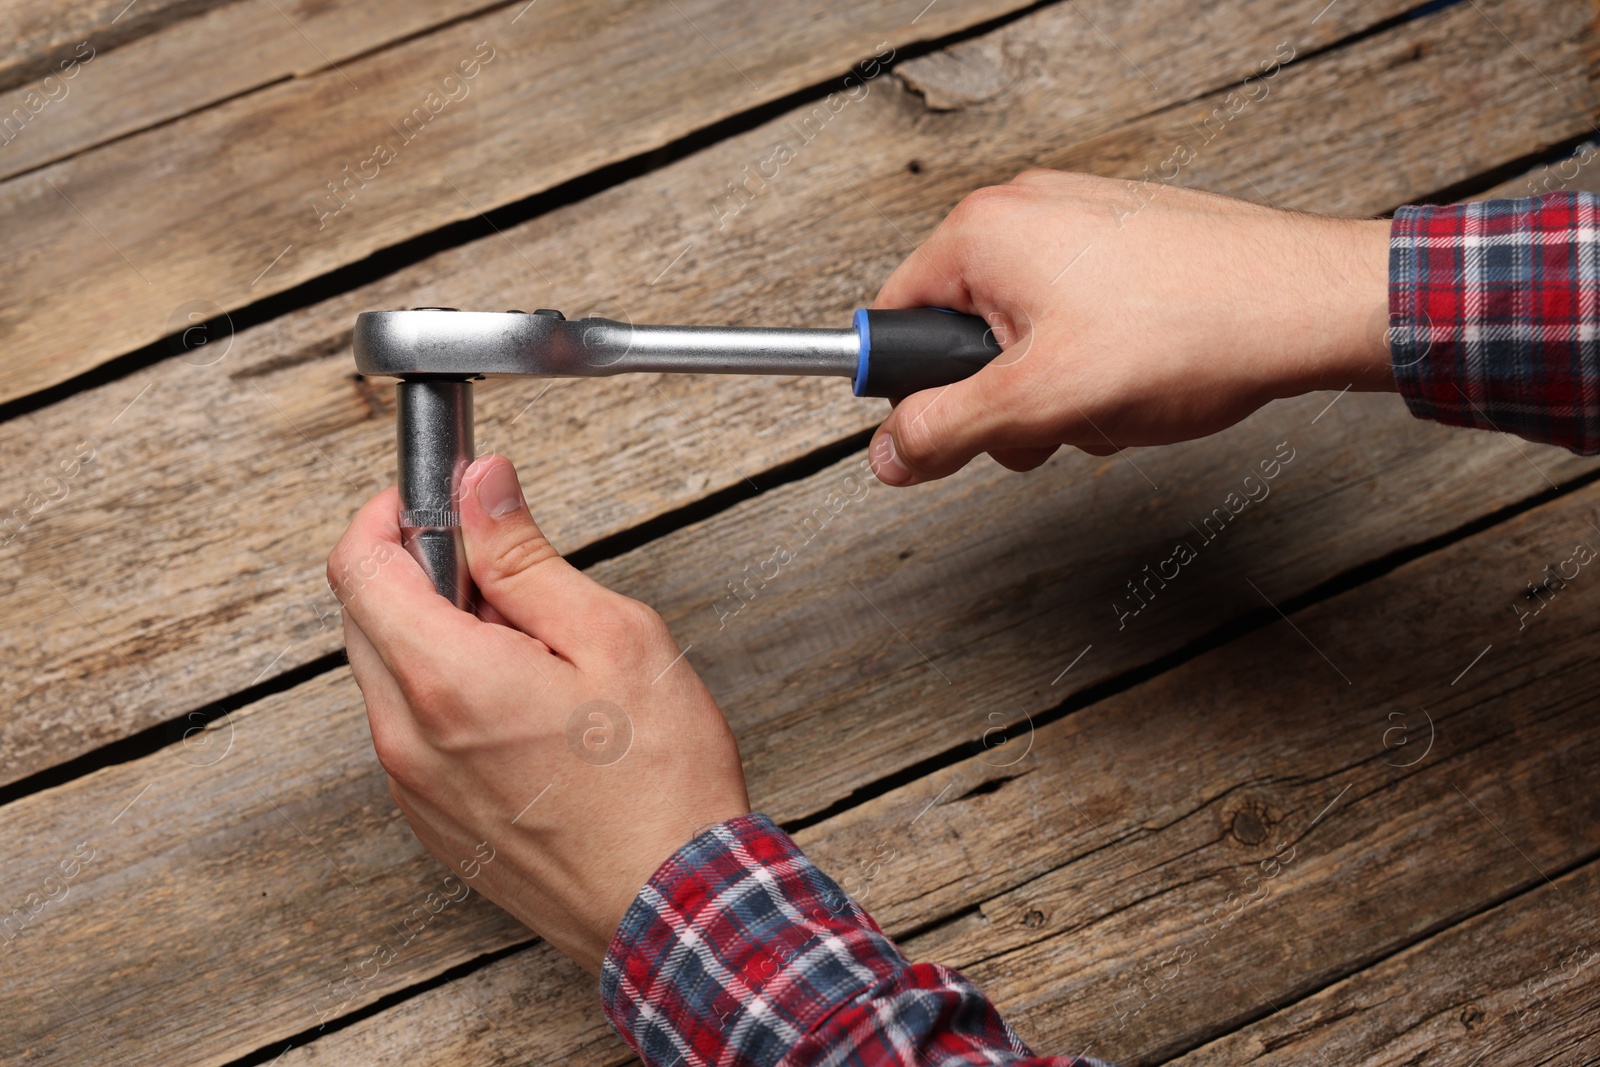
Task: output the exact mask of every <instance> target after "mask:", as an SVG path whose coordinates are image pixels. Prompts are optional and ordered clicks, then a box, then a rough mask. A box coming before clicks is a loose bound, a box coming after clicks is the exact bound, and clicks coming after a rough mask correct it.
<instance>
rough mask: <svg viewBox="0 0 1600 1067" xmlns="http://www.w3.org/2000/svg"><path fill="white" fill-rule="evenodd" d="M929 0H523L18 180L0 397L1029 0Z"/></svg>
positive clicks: (9, 215) (5, 271)
mask: <svg viewBox="0 0 1600 1067" xmlns="http://www.w3.org/2000/svg"><path fill="white" fill-rule="evenodd" d="M926 6H927V5H926V2H925V0H923V2H922V3H918V2H917V0H876V2H874V3H869V4H850V5H845V6H840V5H836V4H826V3H823V2H822V0H806V2H805V3H801V4H789V5H781V6H773V5H750V4H744V3H737V2H732V0H685V2H681V3H677V4H676V5H674V4H662V3H656V2H653V0H651V2H646V0H619V2H617V3H613V4H606V5H597V4H593V3H586V2H583V0H545V2H544V3H541V4H540V5H539V6H538V7H536V8H534V9H532V10H531V11H530V12H529V14H528V15H527V17H525V18H521V19H519V18H518V17H517V16H518V14H519V9H520V8H525V7H526V5H515V4H513V5H508V6H507V7H503V8H499V9H496V10H494V11H491V12H489V13H487V14H484V15H482V16H478V17H475V18H469V19H466V20H464V21H460V22H455V23H452V24H449V25H446V26H442V27H440V28H439V29H437V30H435V31H433V32H431V33H428V34H426V35H424V36H422V37H419V38H415V39H412V40H408V41H405V42H402V43H399V44H396V45H394V46H393V47H390V48H387V49H384V50H383V51H381V52H378V53H376V54H373V55H369V56H361V57H357V58H354V59H352V60H351V61H350V62H348V63H341V64H339V65H338V67H337V68H336V69H334V68H330V69H327V70H323V71H320V72H317V73H314V74H311V75H308V76H306V77H302V78H295V79H293V80H290V81H287V82H280V83H277V84H274V85H272V86H269V87H266V88H263V89H261V90H260V91H257V92H253V93H249V94H247V95H246V96H243V97H240V98H238V99H234V100H230V101H227V102H226V103H223V104H221V105H219V106H217V107H213V108H208V109H206V110H204V111H201V112H198V113H195V114H192V115H188V116H186V117H183V118H180V119H177V120H175V121H173V122H171V123H168V124H165V125H162V126H158V127H156V128H153V129H150V130H146V131H144V132H141V133H137V134H133V135H131V136H129V137H126V138H123V139H121V140H118V141H115V142H113V143H111V144H107V145H105V146H103V147H101V148H97V149H93V150H90V151H87V152H84V153H82V154H80V155H78V156H75V157H73V158H71V159H67V160H64V161H62V162H60V163H57V164H54V165H51V166H48V167H45V168H42V169H39V170H36V171H32V172H30V173H28V174H25V175H23V176H21V177H18V178H15V179H12V180H11V181H9V182H5V183H0V219H3V220H4V224H5V227H6V232H7V251H8V253H9V254H8V256H7V258H6V261H5V263H4V264H3V265H0V339H3V341H4V343H5V345H6V350H7V354H8V357H9V361H10V373H9V374H8V375H7V376H6V380H5V382H4V383H3V384H0V400H5V399H10V398H12V397H17V396H22V395H24V394H27V393H29V392H32V391H34V390H37V389H40V388H42V387H44V386H47V385H50V384H52V383H55V382H59V381H62V380H64V379H66V378H69V377H71V376H72V375H74V374H77V373H79V372H81V371H84V370H87V369H89V368H90V367H93V366H95V365H97V364H98V363H100V362H102V361H103V360H105V359H108V358H110V357H112V356H115V355H118V354H120V353H123V352H126V351H128V350H130V349H133V348H137V347H139V346H141V345H144V344H147V343H149V342H151V341H154V340H157V339H159V338H161V337H164V336H168V335H170V334H173V333H175V332H179V331H180V330H181V328H182V326H181V316H180V317H179V323H174V321H173V317H174V315H175V313H177V311H178V309H179V308H181V307H183V306H184V305H186V304H188V303H189V302H191V301H207V302H209V304H210V305H215V306H216V307H218V308H219V309H233V308H237V307H240V306H242V305H244V304H247V303H250V302H253V301H258V300H260V299H262V298H264V297H267V296H270V295H271V294H273V293H277V292H281V291H283V290H284V289H287V288H289V287H291V286H293V285H295V284H297V283H299V282H303V281H306V280H307V279H310V278H315V277H317V276H319V275H322V274H325V273H327V272H328V271H330V270H333V269H335V268H337V267H341V266H344V265H346V264H349V263H352V262H354V261H356V260H360V259H362V258H363V257H365V256H367V255H369V254H370V253H372V252H374V251H376V250H378V249H382V248H387V247H390V246H392V245H395V244H397V243H399V242H401V241H404V240H406V239H407V238H411V237H415V236H418V235H419V234H424V233H427V232H429V231H432V230H435V229H437V228H438V227H440V226H443V225H445V224H447V223H451V222H457V221H461V220H467V219H474V218H476V217H477V216H478V215H479V213H480V212H482V211H486V210H489V209H491V208H495V207H499V206H501V205H504V204H507V203H510V202H512V201H516V200H520V199H523V198H525V197H528V196H532V195H534V194H535V193H538V192H541V191H543V190H546V189H549V188H551V187H552V186H555V185H558V184H560V183H562V182H565V181H568V180H570V179H573V178H576V177H578V176H580V175H583V174H587V173H589V172H591V171H593V170H595V169H596V168H598V167H601V166H603V165H605V164H608V163H614V162H617V161H619V160H623V159H627V158H629V157H631V156H635V155H638V154H640V153H644V152H648V151H650V150H652V149H656V148H659V147H661V146H662V145H664V144H666V143H668V142H670V141H673V140H675V139H677V138H680V137H683V136H684V135H686V134H689V133H691V132H693V131H695V130H698V129H701V128H703V127H706V126H708V125H711V124H712V123H715V122H716V121H718V120H720V119H723V118H726V117H728V116H730V115H733V114H736V113H738V112H741V111H745V110H747V109H750V108H753V107H756V106H758V105H761V104H766V103H768V102H770V101H772V100H776V99H779V98H782V97H784V96H785V95H788V94H790V93H793V92H795V91H797V90H800V89H803V88H805V87H807V86H810V85H815V84H817V83H819V82H823V81H825V80H827V79H830V78H842V77H843V76H844V75H845V74H846V72H847V71H848V70H849V69H850V67H851V64H853V63H856V62H857V61H858V60H866V59H868V58H869V57H872V56H873V55H874V54H875V53H878V52H880V51H881V52H883V53H884V54H885V55H887V54H888V53H889V51H890V50H891V49H892V48H893V47H894V46H895V45H904V44H906V43H907V42H908V41H915V40H925V39H929V38H937V37H939V36H941V35H944V34H948V33H951V32H953V31H957V30H961V29H963V28H965V27H967V26H970V25H972V24H973V23H976V22H982V21H983V20H985V19H988V18H992V17H994V16H996V15H1001V14H1004V13H1006V12H1008V11H1011V10H1013V9H1015V8H1016V7H1018V6H1020V0H981V2H977V3H969V4H961V5H956V4H939V5H934V6H933V7H932V8H929V9H928V10H927V12H926V14H925V15H924V16H922V17H921V18H920V19H918V18H917V15H918V12H919V10H920V9H921V8H923V7H926ZM913 20H916V22H915V25H913ZM463 65H465V66H463ZM92 73H93V68H92V67H91V68H89V69H88V70H86V71H85V72H84V73H83V74H81V75H80V77H81V78H88V77H89V76H90V75H91V74H92ZM69 102H70V100H69V101H65V102H63V106H64V104H65V103H69ZM48 116H49V113H48V112H42V113H41V114H39V115H38V116H37V119H38V120H39V121H43V120H44V119H46V118H47V117H48ZM380 146H381V147H382V148H383V149H384V151H380V150H379V147H380ZM347 168H348V169H347ZM720 184H721V183H720V182H719V183H718V186H720ZM704 198H705V194H703V195H702V197H701V198H700V199H701V200H704ZM700 210H701V211H702V212H703V211H704V210H705V208H704V206H703V205H701V206H700ZM581 240H582V239H581V238H578V241H579V242H580V243H579V245H578V247H582V245H581ZM572 248H573V245H572V244H571V238H569V244H568V246H567V249H568V251H567V254H568V255H571V250H572ZM550 262H558V260H552V261H550ZM538 270H539V268H534V271H533V275H532V276H531V277H528V278H527V280H526V281H525V283H524V285H525V288H524V289H523V292H524V294H527V293H529V291H530V289H532V290H533V291H534V292H535V293H537V295H538V297H539V299H540V302H542V303H549V302H550V301H549V297H550V290H549V289H548V288H541V287H537V286H535V285H534V283H533V277H537V276H538ZM549 284H550V283H548V282H547V281H546V282H545V285H546V286H548V285H549ZM519 306H520V305H519Z"/></svg>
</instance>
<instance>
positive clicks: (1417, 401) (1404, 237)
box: [1389, 192, 1600, 455]
mask: <svg viewBox="0 0 1600 1067" xmlns="http://www.w3.org/2000/svg"><path fill="white" fill-rule="evenodd" d="M1389 318H1390V328H1391V333H1390V355H1391V362H1392V363H1393V365H1394V374H1395V380H1396V382H1397V383H1398V384H1399V386H1400V393H1401V395H1403V396H1404V397H1405V399H1406V404H1407V405H1408V406H1409V407H1410V408H1411V411H1412V414H1414V415H1416V416H1417V417H1418V418H1424V419H1434V420H1436V421H1438V422H1446V423H1450V424H1451V425H1454V426H1473V427H1477V428H1479V429H1485V430H1500V431H1504V432H1506V433H1513V434H1516V435H1518V436H1519V437H1526V438H1528V439H1529V440H1533V441H1544V442H1547V443H1550V444H1556V445H1561V446H1562V447H1564V448H1569V449H1571V450H1572V451H1574V452H1578V453H1581V454H1583V455H1593V454H1595V453H1597V452H1600V197H1596V196H1595V195H1594V194H1592V193H1575V192H1560V193H1549V194H1547V195H1545V196H1540V197H1536V198H1534V199H1531V200H1488V201H1482V202H1479V203H1470V204H1458V205H1454V206H1451V207H1405V208H1401V209H1400V210H1399V211H1398V212H1396V213H1395V217H1394V226H1393V228H1392V229H1391V231H1390V237H1389Z"/></svg>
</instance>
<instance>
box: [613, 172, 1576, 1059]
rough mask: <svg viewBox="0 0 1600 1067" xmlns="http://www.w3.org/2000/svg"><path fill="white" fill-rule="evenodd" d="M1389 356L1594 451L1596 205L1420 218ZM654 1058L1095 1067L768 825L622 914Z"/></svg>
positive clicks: (629, 986)
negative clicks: (1032, 1037) (887, 924)
mask: <svg viewBox="0 0 1600 1067" xmlns="http://www.w3.org/2000/svg"><path fill="white" fill-rule="evenodd" d="M1389 247H1390V252H1389V281H1390V286H1389V291H1390V296H1389V310H1390V325H1391V330H1392V332H1391V334H1390V347H1391V355H1392V362H1393V364H1394V371H1395V379H1396V381H1397V383H1398V385H1399V387H1400V392H1401V394H1402V395H1403V396H1404V397H1405V399H1406V403H1407V404H1408V405H1409V406H1410V408H1411V410H1412V412H1413V413H1414V414H1416V415H1417V416H1419V417H1421V418H1429V419H1436V420H1438V421H1440V422H1447V423H1452V424H1454V425H1457V426H1475V427H1480V428H1482V429H1489V430H1502V431H1507V432H1511V433H1515V434H1520V435H1521V436H1523V437H1527V438H1531V439H1533V440H1536V441H1546V442H1551V443H1554V444H1559V445H1563V446H1565V447H1567V448H1570V449H1572V450H1574V451H1576V452H1582V453H1585V454H1593V453H1595V452H1600V339H1597V338H1600V198H1597V197H1595V196H1593V195H1591V194H1587V193H1553V194H1550V195H1547V196H1542V197H1539V198H1537V199H1534V200H1501V201H1489V202H1484V203H1474V204H1462V205H1458V206H1454V207H1407V208H1402V209H1401V210H1400V211H1399V212H1398V213H1397V214H1396V215H1395V220H1394V226H1393V228H1392V230H1391V233H1390V246H1389ZM600 992H601V996H602V997H603V999H604V1002H605V1009H606V1014H607V1015H608V1016H609V1017H610V1019H611V1022H612V1025H614V1026H615V1027H616V1028H617V1030H618V1031H619V1032H620V1033H621V1034H622V1036H623V1037H624V1038H625V1039H626V1040H627V1042H628V1043H629V1044H630V1045H632V1046H633V1048H634V1050H635V1051H636V1052H638V1054H639V1055H640V1057H641V1058H643V1060H644V1061H645V1063H647V1064H651V1065H660V1067H673V1065H677V1064H680V1063H681V1064H684V1065H686V1067H698V1065H700V1064H717V1065H720V1067H777V1065H779V1064H783V1065H784V1067H789V1065H797V1064H813V1063H816V1064H828V1065H838V1067H860V1065H867V1064H904V1065H907V1067H911V1065H921V1064H926V1065H928V1067H937V1065H943V1064H956V1063H961V1064H969V1063H985V1064H1024V1063H1026V1064H1054V1065H1061V1067H1066V1065H1082V1064H1094V1063H1096V1062H1097V1061H1094V1060H1084V1059H1075V1058H1072V1057H1047V1058H1040V1057H1035V1056H1034V1055H1033V1054H1032V1053H1031V1052H1029V1051H1028V1048H1027V1046H1025V1045H1024V1044H1023V1043H1022V1040H1021V1039H1020V1038H1018V1037H1017V1035H1016V1033H1015V1032H1014V1031H1013V1030H1012V1029H1011V1028H1010V1027H1009V1026H1007V1025H1006V1023H1005V1022H1004V1020H1002V1019H1001V1018H1000V1015H999V1013H997V1012H996V1011H995V1009H994V1005H993V1004H991V1003H990V1002H989V1000H988V999H987V998H986V997H985V996H984V995H983V994H982V993H981V992H980V991H979V990H978V988H977V987H976V986H974V985H973V984H972V983H971V982H970V981H968V980H967V979H966V978H963V977H962V976H961V975H960V974H958V973H956V972H955V971H952V970H950V969H949V968H946V967H941V966H938V965H937V964H929V963H911V962H910V961H908V960H907V959H906V958H905V957H904V956H903V955H901V954H900V950H899V949H897V948H896V947H895V945H894V943H893V942H892V941H890V940H889V939H888V938H887V937H885V936H884V934H883V931H882V930H880V929H878V925H877V923H875V922H873V921H872V917H871V916H869V915H868V914H867V913H866V912H865V911H863V910H861V907H860V906H859V905H858V904H856V903H855V902H854V901H852V900H851V899H850V898H849V897H848V896H846V895H845V893H844V891H843V890H841V889H840V888H839V887H838V885H836V884H835V883H834V882H833V880H832V879H830V878H829V877H828V876H827V875H825V874H823V873H822V872H821V871H820V870H818V869H817V868H816V867H815V866H814V865H813V864H812V863H811V861H810V860H808V859H806V857H805V855H804V854H802V853H801V851H800V849H799V848H798V847H796V845H795V843H794V842H793V841H792V840H790V839H789V835H788V834H785V833H784V832H783V831H782V830H780V829H778V827H777V826H775V825H773V823H772V821H771V820H770V819H768V818H767V817H766V816H765V815H746V816H742V817H741V818H737V819H731V820H729V821H728V822H725V823H722V824H720V825H717V826H714V827H712V828H710V829H709V830H706V831H705V832H703V833H701V834H699V835H698V836H696V837H695V839H694V840H693V841H690V842H689V843H688V844H687V845H685V846H683V848H681V849H679V850H678V851H677V853H676V854H675V855H673V857H672V858H671V859H669V860H668V861H667V862H666V863H665V864H663V865H662V867H661V869H660V870H658V871H657V872H656V873H655V875H654V876H653V877H652V878H651V879H650V882H649V884H648V885H646V886H645V887H644V889H643V890H642V891H641V892H640V893H639V896H638V897H637V898H636V899H635V900H634V902H633V905H632V907H630V908H629V909H628V913H627V915H625V916H624V917H623V920H622V924H621V925H620V926H619V927H618V929H617V933H616V936H615V938H614V939H613V940H612V942H611V946H610V951H609V952H607V954H606V959H605V964H604V967H603V969H602V972H601V978H600Z"/></svg>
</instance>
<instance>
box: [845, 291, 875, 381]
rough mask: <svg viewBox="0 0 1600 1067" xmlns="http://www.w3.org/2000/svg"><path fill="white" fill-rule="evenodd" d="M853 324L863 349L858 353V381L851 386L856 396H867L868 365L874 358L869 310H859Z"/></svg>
mask: <svg viewBox="0 0 1600 1067" xmlns="http://www.w3.org/2000/svg"><path fill="white" fill-rule="evenodd" d="M851 322H852V324H853V325H854V326H855V328H856V336H857V337H859V338H860V339H861V348H860V351H858V352H857V353H856V380H855V381H854V382H851V383H850V385H851V389H852V390H853V391H854V392H855V394H856V396H866V395H867V394H866V392H865V390H866V388H867V364H868V361H869V359H870V358H871V356H872V329H871V327H869V326H868V325H867V309H866V308H857V309H856V313H855V317H854V318H853V319H852V320H851Z"/></svg>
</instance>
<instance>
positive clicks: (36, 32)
mask: <svg viewBox="0 0 1600 1067" xmlns="http://www.w3.org/2000/svg"><path fill="white" fill-rule="evenodd" d="M226 2H227V0H146V2H145V3H141V4H137V5H133V4H126V3H117V2H116V0H109V2H101V0H95V2H90V3H83V2H80V0H68V2H67V3H59V2H52V0H4V2H3V3H0V24H3V25H4V26H5V28H6V31H7V34H6V37H5V38H3V39H0V41H3V43H0V89H10V88H12V87H13V86H16V85H20V84H22V83H23V82H26V81H32V80H34V79H35V78H41V77H43V76H44V75H45V74H47V73H49V72H50V71H51V70H54V69H57V64H58V63H59V62H61V61H62V60H64V59H67V58H70V57H72V55H73V53H74V51H75V48H76V46H77V44H78V43H79V42H81V41H85V40H89V39H91V38H92V39H93V40H94V41H95V42H97V45H98V47H99V48H100V49H101V50H102V51H104V50H107V49H111V48H114V47H117V46H118V45H123V44H127V43H128V42H129V41H135V40H138V39H139V38H141V37H145V36H147V35H149V34H151V33H155V32H158V31H159V30H161V29H162V28H164V27H166V26H170V25H172V24H173V23H176V22H179V21H182V20H183V19H186V18H190V17H193V16H195V15H198V14H201V13H203V12H205V11H208V10H210V9H212V8H217V7H221V6H222V5H223V4H225V3H226Z"/></svg>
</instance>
